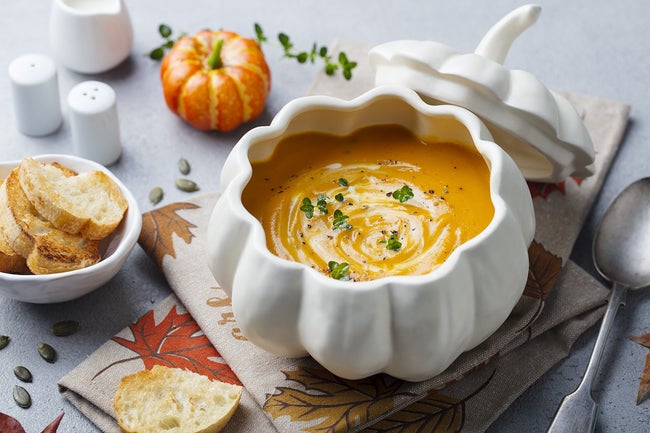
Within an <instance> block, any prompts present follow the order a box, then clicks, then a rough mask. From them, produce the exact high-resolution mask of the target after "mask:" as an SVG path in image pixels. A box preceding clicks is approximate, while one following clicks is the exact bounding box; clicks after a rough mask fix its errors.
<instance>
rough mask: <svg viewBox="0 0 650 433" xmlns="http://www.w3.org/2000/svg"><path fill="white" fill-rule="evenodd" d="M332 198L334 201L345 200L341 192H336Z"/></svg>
mask: <svg viewBox="0 0 650 433" xmlns="http://www.w3.org/2000/svg"><path fill="white" fill-rule="evenodd" d="M334 199H335V200H336V201H343V200H345V197H343V194H341V193H338V194H336V195H335V196H334Z"/></svg>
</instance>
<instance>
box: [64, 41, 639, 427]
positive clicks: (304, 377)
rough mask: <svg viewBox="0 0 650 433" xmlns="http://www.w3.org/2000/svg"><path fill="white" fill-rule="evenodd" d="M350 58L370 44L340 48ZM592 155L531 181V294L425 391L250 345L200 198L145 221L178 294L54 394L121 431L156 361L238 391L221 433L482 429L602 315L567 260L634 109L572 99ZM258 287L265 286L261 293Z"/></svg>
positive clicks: (319, 83) (349, 91)
mask: <svg viewBox="0 0 650 433" xmlns="http://www.w3.org/2000/svg"><path fill="white" fill-rule="evenodd" d="M338 48H339V49H343V50H345V51H346V53H348V56H349V57H350V58H354V59H365V58H366V53H367V50H366V48H365V47H362V46H359V45H356V44H353V43H341V44H340V45H339V47H338ZM371 86H372V74H371V71H370V68H369V66H368V65H367V64H366V63H365V62H360V65H359V66H358V68H357V69H355V77H354V79H353V80H352V81H349V82H348V81H344V80H343V79H336V78H331V77H326V76H325V75H324V74H323V75H319V76H318V77H317V78H316V80H315V82H314V84H313V86H312V88H311V90H310V93H312V94H330V95H336V96H340V97H344V98H349V97H353V96H356V95H358V94H360V93H362V92H363V91H365V90H366V89H368V88H370V87H371ZM565 96H567V97H568V98H569V100H570V101H571V102H572V103H573V104H574V106H575V107H576V109H577V110H578V112H579V113H580V114H581V116H582V117H583V119H584V121H585V124H586V126H587V129H588V130H589V132H590V134H591V136H592V138H593V141H594V144H595V147H596V163H595V174H594V175H593V176H591V177H589V178H587V179H576V178H567V179H566V180H564V181H562V182H560V183H558V184H540V183H530V184H529V188H530V192H531V195H532V196H533V202H534V206H535V214H536V218H537V231H536V236H535V241H534V242H533V243H532V245H531V247H530V249H529V258H530V270H529V278H528V282H527V284H526V288H525V290H524V294H523V296H522V297H521V299H520V300H519V302H518V303H517V305H516V306H515V308H514V309H513V311H512V314H511V315H510V317H509V318H508V319H507V320H506V322H505V323H504V324H503V326H501V328H499V329H498V330H497V332H495V333H494V334H493V335H492V336H491V337H489V338H488V339H487V340H486V341H485V342H483V343H482V344H480V345H479V346H477V347H476V348H474V349H472V350H470V351H468V352H466V353H464V354H462V355H461V356H460V357H459V358H458V359H457V360H456V361H455V362H454V363H453V364H452V365H451V366H450V367H449V368H448V369H447V370H446V371H445V372H443V373H441V374H440V375H438V376H436V377H434V378H432V379H430V380H426V381H422V382H406V381H402V380H398V379H395V378H393V377H391V376H388V375H385V374H378V375H375V376H372V377H369V378H366V379H362V380H345V379H342V378H339V377H336V376H334V375H332V374H331V373H329V372H328V371H327V370H325V369H324V368H322V367H321V366H320V365H318V364H317V363H316V362H315V361H314V360H313V359H311V358H309V357H305V358H299V359H286V358H282V357H279V356H276V355H273V354H270V353H267V352H264V351H263V350H261V349H259V348H257V347H256V346H254V345H253V344H252V343H250V342H248V341H247V340H246V338H245V337H244V336H243V335H242V334H241V332H240V330H239V328H238V327H237V321H236V318H235V317H234V316H233V313H232V309H231V306H230V301H229V299H228V297H227V296H226V294H225V292H223V290H221V289H220V288H219V287H218V286H217V284H216V282H215V281H214V279H213V277H212V275H211V274H210V272H209V270H208V268H207V265H206V264H205V263H204V262H203V261H202V260H197V258H202V257H205V256H206V254H205V248H206V242H207V239H206V234H205V232H206V225H207V221H208V218H209V216H210V214H211V212H212V208H213V206H214V203H215V202H216V200H217V198H218V193H207V194H202V195H196V196H193V197H192V199H188V200H187V201H185V202H179V203H172V204H169V205H167V206H163V207H160V208H157V209H154V210H153V211H151V212H148V213H146V214H145V215H144V220H143V230H142V235H141V237H140V245H141V246H142V248H144V250H145V251H146V252H147V253H148V254H149V255H150V256H151V257H152V259H153V260H155V261H156V263H157V264H158V265H159V266H160V267H161V269H162V271H163V273H164V274H165V276H166V278H167V280H168V282H169V284H170V286H171V287H172V289H173V291H174V295H171V296H170V297H169V298H168V299H166V300H165V301H164V302H162V303H160V304H158V305H157V306H156V307H155V308H154V310H152V311H151V312H149V313H147V314H145V315H144V316H142V317H141V318H138V319H137V320H136V321H135V322H134V323H133V324H131V325H129V326H128V327H127V328H125V329H124V330H123V331H121V332H120V333H119V334H117V335H116V336H115V337H113V338H112V339H111V340H109V341H108V342H106V343H105V344H104V345H103V346H101V347H100V348H99V349H98V350H97V351H96V352H95V353H94V354H93V355H92V356H90V357H89V358H88V359H86V360H85V361H83V362H82V363H81V364H79V366H77V367H76V368H75V369H74V370H72V371H71V372H70V373H69V374H67V375H66V376H65V377H63V378H62V379H61V380H60V382H59V386H60V391H61V393H62V394H63V395H64V397H65V398H67V399H69V400H70V401H71V402H72V404H74V405H75V406H76V407H77V408H79V410H81V411H82V412H83V413H84V414H85V415H86V416H88V418H89V419H90V420H91V421H93V422H94V423H95V424H96V425H97V426H99V428H100V429H101V430H103V431H105V432H119V429H118V427H117V425H116V423H115V421H114V419H113V416H114V413H113V408H112V397H113V395H114V392H115V389H116V387H117V384H118V382H119V380H120V378H121V377H122V376H124V375H126V374H130V373H134V372H136V371H139V370H141V369H143V368H150V367H151V366H153V365H155V364H164V365H176V366H180V367H185V368H189V369H191V370H194V371H198V372H200V373H202V374H205V375H207V376H209V377H213V378H218V379H220V380H224V381H228V382H232V383H241V384H243V385H244V387H245V392H244V395H243V397H242V403H241V406H240V408H239V409H238V411H237V412H236V414H235V416H234V417H233V419H232V420H231V421H230V423H229V424H228V425H227V426H226V429H225V430H224V431H226V432H230V433H235V432H249V431H259V432H272V431H279V432H331V433H342V432H361V431H363V432H366V433H372V432H388V431H454V432H481V431H485V429H486V428H487V427H488V426H489V425H490V423H491V422H493V421H494V419H496V417H498V416H499V414H501V413H502V412H503V411H504V410H505V409H506V408H507V407H508V406H509V405H510V404H511V403H512V401H514V400H515V399H516V398H517V397H518V396H519V395H520V394H521V393H522V392H523V391H524V390H525V389H526V388H528V387H529V386H530V385H531V384H532V383H533V382H535V381H536V380H537V379H538V378H539V377H540V376H541V375H542V374H544V372H546V371H547V370H548V369H549V368H551V367H552V366H553V365H554V364H555V363H556V362H558V361H559V360H560V359H562V358H563V357H565V356H567V355H568V353H569V350H570V348H571V346H572V344H573V343H574V342H575V340H576V339H577V338H578V336H579V335H580V334H581V333H582V332H584V331H585V330H586V329H588V328H589V327H590V326H592V325H593V324H594V323H595V322H596V321H598V319H599V318H600V317H601V316H602V314H603V312H604V305H605V303H606V300H607V296H608V294H609V291H608V290H607V289H605V288H604V287H603V286H602V285H600V283H598V282H597V281H595V280H594V279H593V278H592V277H591V276H589V275H588V274H587V273H586V272H584V271H583V270H582V269H580V268H579V267H578V266H577V265H575V264H574V263H573V262H571V261H570V260H569V259H568V258H569V254H570V252H571V249H572V248H573V244H574V242H575V239H576V237H577V235H578V233H579V231H580V228H581V226H582V224H583V222H584V219H585V217H586V215H587V213H588V211H589V208H590V207H591V205H592V203H593V201H594V199H595V197H596V195H597V193H598V191H599V189H600V187H601V185H602V182H603V179H604V177H605V174H606V172H607V169H608V168H609V165H610V163H611V160H612V158H613V156H614V154H615V152H616V150H617V148H618V145H619V143H620V140H621V138H622V135H623V132H624V129H625V126H626V124H627V120H628V114H629V107H628V106H626V105H625V104H622V103H619V102H615V101H608V100H603V99H600V98H596V97H592V96H586V95H575V94H569V93H565ZM263 283H264V282H263V281H261V282H260V284H263Z"/></svg>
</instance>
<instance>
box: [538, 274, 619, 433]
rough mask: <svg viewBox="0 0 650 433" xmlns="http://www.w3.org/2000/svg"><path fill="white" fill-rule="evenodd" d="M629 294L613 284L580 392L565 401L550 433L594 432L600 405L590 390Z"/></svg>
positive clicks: (574, 393) (572, 394)
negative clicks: (610, 334)
mask: <svg viewBox="0 0 650 433" xmlns="http://www.w3.org/2000/svg"><path fill="white" fill-rule="evenodd" d="M626 293H627V287H626V286H623V285H621V284H618V283H614V286H613V287H612V294H611V296H610V298H609V303H608V305H607V310H606V311H605V316H604V317H603V321H602V323H601V325H600V331H599V332H598V337H597V338H596V344H595V345H594V349H593V351H592V352H591V357H590V358H589V364H588V365H587V370H586V371H585V375H584V376H583V378H582V381H581V382H580V385H579V386H578V389H576V390H575V391H574V392H573V393H571V394H569V395H567V396H566V397H564V399H563V400H562V403H561V404H560V407H559V408H558V410H557V413H556V414H555V418H553V422H552V423H551V426H550V428H549V429H548V433H565V432H566V433H569V432H570V433H582V432H593V431H594V428H595V427H596V417H597V416H598V403H596V402H595V401H594V399H593V396H592V395H591V388H592V385H593V383H594V379H595V377H596V373H597V372H598V367H599V365H600V359H601V358H602V355H603V349H604V348H605V343H606V342H607V337H608V336H609V331H610V330H611V329H612V325H613V324H614V317H616V312H617V311H618V307H619V306H620V305H621V304H624V303H625V294H626Z"/></svg>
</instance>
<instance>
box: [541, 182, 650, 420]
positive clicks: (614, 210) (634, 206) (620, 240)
mask: <svg viewBox="0 0 650 433" xmlns="http://www.w3.org/2000/svg"><path fill="white" fill-rule="evenodd" d="M648 251H650V177H646V178H643V179H640V180H637V181H636V182H634V183H632V184H630V185H629V186H628V187H626V188H625V189H624V190H623V191H621V192H620V193H619V194H618V196H617V197H616V198H615V199H614V201H612V203H611V204H610V205H609V207H608V208H607V210H606V211H605V214H604V215H603V218H602V220H601V222H600V224H599V226H598V230H597V232H596V236H595V237H594V244H593V260H594V264H595V265H596V269H597V270H598V272H599V273H600V274H601V275H602V276H603V277H604V278H606V279H607V280H609V281H611V282H612V283H613V284H612V293H611V295H610V298H609V302H608V304H607V310H606V311H605V316H604V317H603V321H602V323H601V325H600V331H599V332H598V337H597V338H596V344H595V345H594V349H593V351H592V353H591V357H590V358H589V364H588V365H587V370H586V371H585V375H584V376H583V378H582V381H581V382H580V385H579V386H578V389H576V390H575V391H574V392H573V393H571V394H569V395H567V396H566V397H564V400H562V403H561V404H560V407H559V408H558V411H557V413H556V414H555V418H554V419H553V422H552V423H551V426H550V428H549V430H548V433H581V432H593V431H594V428H595V427H596V417H597V415H598V403H597V402H596V401H595V400H594V398H593V396H592V394H591V389H592V385H593V382H594V379H595V377H596V373H597V371H598V366H599V364H600V358H601V357H602V354H603V350H604V348H605V343H606V342H607V336H608V335H609V331H610V330H611V329H612V325H613V324H614V317H615V316H616V311H617V310H618V307H619V306H620V305H621V304H624V303H625V294H626V293H627V290H628V289H630V288H631V289H639V288H642V287H645V286H648V285H650V257H649V256H648V254H647V252H648Z"/></svg>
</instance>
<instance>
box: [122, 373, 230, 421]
mask: <svg viewBox="0 0 650 433" xmlns="http://www.w3.org/2000/svg"><path fill="white" fill-rule="evenodd" d="M241 393H242V387H241V386H238V385H232V384H229V383H225V382H219V381H216V380H215V381H212V380H210V379H208V378H207V377H206V376H202V375H200V374H197V373H193V372H191V371H189V370H182V369H180V368H169V367H164V366H160V365H155V366H154V367H153V368H152V369H151V370H143V371H140V372H138V373H135V374H132V375H130V376H125V377H123V378H122V380H121V381H120V384H119V385H118V387H117V392H116V394H115V397H114V399H113V406H114V408H115V415H116V419H117V423H118V424H119V426H120V428H121V429H122V431H123V432H125V433H159V432H166V433H217V432H219V431H221V429H222V428H223V427H224V426H225V425H226V423H227V422H228V420H230V417H232V415H233V414H234V413H235V410H236V409H237V406H238V405H239V399H240V398H241Z"/></svg>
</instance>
